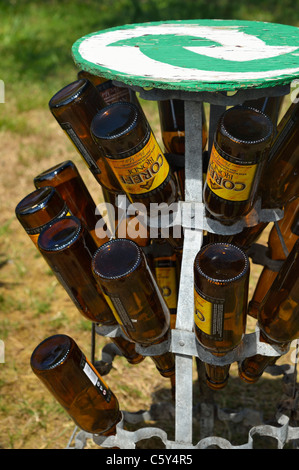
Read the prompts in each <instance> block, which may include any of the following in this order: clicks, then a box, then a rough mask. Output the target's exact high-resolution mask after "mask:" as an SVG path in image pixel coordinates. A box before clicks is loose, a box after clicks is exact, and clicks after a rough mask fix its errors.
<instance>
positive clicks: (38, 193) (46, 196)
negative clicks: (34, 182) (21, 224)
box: [16, 186, 56, 215]
mask: <svg viewBox="0 0 299 470" xmlns="http://www.w3.org/2000/svg"><path fill="white" fill-rule="evenodd" d="M54 194H56V190H55V188H53V187H51V186H45V187H43V188H38V189H36V190H35V191H32V193H30V194H28V195H27V196H25V197H24V198H23V199H22V200H21V201H20V202H19V204H18V205H17V207H16V213H17V214H19V215H29V214H34V213H35V212H37V211H39V210H41V209H43V208H44V207H45V206H46V205H47V203H48V202H49V200H50V199H51V198H52V197H53V195H54Z"/></svg>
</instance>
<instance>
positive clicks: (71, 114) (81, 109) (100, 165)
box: [49, 79, 121, 193]
mask: <svg viewBox="0 0 299 470" xmlns="http://www.w3.org/2000/svg"><path fill="white" fill-rule="evenodd" d="M104 106H105V103H104V102H103V100H102V98H101V96H100V94H99V92H98V90H97V89H96V87H95V86H94V85H93V84H92V83H91V82H90V81H89V80H85V79H80V80H76V81H74V82H72V83H70V84H68V85H66V86H65V87H63V88H62V89H61V90H59V91H58V92H57V93H55V95H54V96H52V98H51V99H50V101H49V108H50V111H51V113H52V115H53V116H54V118H55V119H56V121H57V122H58V124H59V125H60V127H61V128H62V130H63V131H64V132H65V133H66V135H67V136H68V137H69V138H70V140H71V142H72V143H73V144H74V146H75V148H76V149H77V150H78V152H79V154H80V156H81V157H82V158H83V160H84V161H85V163H86V164H87V166H88V168H89V170H90V171H91V173H92V174H93V176H94V177H95V179H96V180H97V181H98V183H99V184H100V185H101V186H103V187H105V188H107V189H109V190H110V191H114V192H117V193H118V192H121V189H120V186H119V184H118V182H117V179H116V178H115V176H114V174H113V173H112V172H111V171H110V169H109V166H108V165H107V164H106V161H105V158H104V157H103V155H102V154H101V152H100V150H99V148H98V147H97V145H95V143H94V141H93V139H92V138H91V135H90V124H91V122H92V119H93V118H94V116H95V115H96V114H97V112H98V111H99V110H100V109H102V108H103V107H104Z"/></svg>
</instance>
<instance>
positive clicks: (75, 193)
mask: <svg viewBox="0 0 299 470" xmlns="http://www.w3.org/2000/svg"><path fill="white" fill-rule="evenodd" d="M34 185H35V187H36V188H41V187H44V186H53V187H54V188H55V189H56V190H57V191H58V192H59V194H60V195H61V197H62V198H63V199H64V200H65V202H66V203H67V205H68V207H69V208H70V210H71V212H72V214H73V215H75V216H76V217H78V218H79V219H80V220H81V221H82V222H83V223H84V224H85V226H86V228H87V230H88V231H89V232H90V234H91V235H92V237H93V238H94V240H95V242H96V243H97V245H102V244H103V243H105V242H106V241H108V240H109V238H110V235H111V234H110V233H109V232H108V229H107V226H106V224H105V221H104V220H103V218H102V216H101V214H100V213H99V212H98V211H97V208H96V204H95V202H94V200H93V198H92V196H91V194H90V192H89V191H88V189H87V187H86V184H85V183H84V181H83V179H82V177H81V175H80V173H79V171H78V169H77V167H76V165H75V164H74V163H73V162H72V161H71V160H67V161H64V162H62V163H58V164H57V165H55V166H53V167H51V168H49V169H47V170H45V171H43V172H42V173H40V174H39V175H37V176H36V177H35V178H34ZM101 228H102V230H101ZM96 229H97V230H96ZM99 235H101V236H100V237H99Z"/></svg>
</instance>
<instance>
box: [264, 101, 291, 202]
mask: <svg viewBox="0 0 299 470" xmlns="http://www.w3.org/2000/svg"><path fill="white" fill-rule="evenodd" d="M297 99H298V102H297V103H292V104H291V106H290V107H289V108H288V110H287V112H286V113H285V115H284V116H283V117H282V119H281V121H280V122H279V124H278V127H277V135H276V137H275V139H274V141H273V144H272V146H271V149H270V153H269V158H268V163H267V166H266V167H265V169H264V175H263V177H262V178H261V185H260V193H261V197H262V205H263V207H266V208H271V207H283V206H284V205H285V204H287V203H288V202H290V201H291V200H292V199H294V198H296V197H298V196H299V178H298V172H299V125H298V123H299V120H298V118H299V95H298V98H297Z"/></svg>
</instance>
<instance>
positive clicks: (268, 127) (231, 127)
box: [220, 105, 273, 145]
mask: <svg viewBox="0 0 299 470" xmlns="http://www.w3.org/2000/svg"><path fill="white" fill-rule="evenodd" d="M236 123H237V124H238V126H237V127H236ZM220 128H221V131H222V133H223V134H224V135H226V136H227V137H228V138H229V139H230V140H232V141H234V142H238V143H242V144H248V145H254V144H260V143H262V142H266V141H267V140H269V139H270V138H271V136H272V134H273V124H272V122H271V120H270V118H269V117H268V116H267V115H266V114H264V113H263V112H262V111H260V110H258V109H255V108H254V107H251V106H241V105H239V106H234V107H232V108H229V109H228V110H226V111H225V112H224V113H223V115H222V117H221V118H220Z"/></svg>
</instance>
